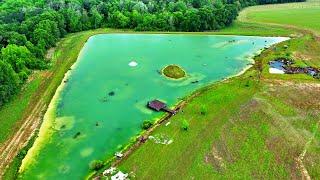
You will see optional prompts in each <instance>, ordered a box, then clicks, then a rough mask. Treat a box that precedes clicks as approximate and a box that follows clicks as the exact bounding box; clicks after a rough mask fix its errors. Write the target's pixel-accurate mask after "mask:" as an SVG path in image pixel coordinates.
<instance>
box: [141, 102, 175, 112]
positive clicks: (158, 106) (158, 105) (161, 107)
mask: <svg viewBox="0 0 320 180" xmlns="http://www.w3.org/2000/svg"><path fill="white" fill-rule="evenodd" d="M147 106H148V108H150V109H152V110H155V111H165V112H168V113H170V114H172V115H175V114H176V113H177V111H175V110H171V109H169V108H168V107H167V105H166V103H164V102H162V101H159V100H157V99H155V100H152V101H149V102H148V104H147Z"/></svg>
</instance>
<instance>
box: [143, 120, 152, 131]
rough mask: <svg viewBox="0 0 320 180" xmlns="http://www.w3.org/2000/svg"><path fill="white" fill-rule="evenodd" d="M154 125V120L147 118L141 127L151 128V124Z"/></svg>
mask: <svg viewBox="0 0 320 180" xmlns="http://www.w3.org/2000/svg"><path fill="white" fill-rule="evenodd" d="M152 125H153V122H151V121H150V120H145V121H143V123H142V125H141V128H142V129H144V130H147V129H149V128H150V127H151V126H152Z"/></svg>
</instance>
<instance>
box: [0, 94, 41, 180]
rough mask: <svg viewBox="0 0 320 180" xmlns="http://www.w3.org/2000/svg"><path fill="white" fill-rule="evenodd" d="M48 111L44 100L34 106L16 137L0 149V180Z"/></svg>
mask: <svg viewBox="0 0 320 180" xmlns="http://www.w3.org/2000/svg"><path fill="white" fill-rule="evenodd" d="M45 109H46V104H44V103H43V101H42V100H40V101H38V102H37V104H36V105H35V106H34V108H33V110H32V111H31V114H30V115H29V116H28V117H27V118H26V120H25V121H24V123H23V124H22V126H21V127H20V129H19V130H18V131H17V132H16V134H15V135H14V136H12V137H11V138H10V139H8V140H7V141H6V142H5V143H3V144H2V145H1V147H0V152H1V155H0V179H1V177H2V176H3V174H4V172H5V169H6V168H7V166H8V165H9V164H10V163H11V161H12V160H13V158H14V157H15V156H16V155H17V154H18V152H19V151H20V149H21V148H23V147H24V146H25V145H26V144H27V142H28V141H29V139H30V137H31V136H32V134H33V133H34V131H35V130H36V129H37V127H38V126H39V124H40V120H41V117H42V112H44V111H45Z"/></svg>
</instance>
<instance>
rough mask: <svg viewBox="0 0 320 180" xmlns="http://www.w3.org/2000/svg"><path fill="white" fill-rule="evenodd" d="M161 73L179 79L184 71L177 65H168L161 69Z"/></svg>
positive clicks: (184, 73) (183, 74)
mask: <svg viewBox="0 0 320 180" xmlns="http://www.w3.org/2000/svg"><path fill="white" fill-rule="evenodd" d="M162 73H163V75H165V76H166V77H169V78H173V79H180V78H183V77H185V76H186V72H185V71H184V70H183V69H182V68H181V67H180V66H178V65H168V66H166V67H165V68H163V69H162Z"/></svg>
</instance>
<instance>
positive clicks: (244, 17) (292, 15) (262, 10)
mask: <svg viewBox="0 0 320 180" xmlns="http://www.w3.org/2000/svg"><path fill="white" fill-rule="evenodd" d="M239 20H240V21H243V22H248V21H249V22H257V23H275V24H281V25H291V26H296V27H298V28H304V29H308V30H312V31H314V32H317V33H320V1H319V0H317V1H308V2H303V3H288V4H273V5H262V6H253V7H249V8H246V9H244V10H243V11H242V12H240V14H239Z"/></svg>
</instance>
